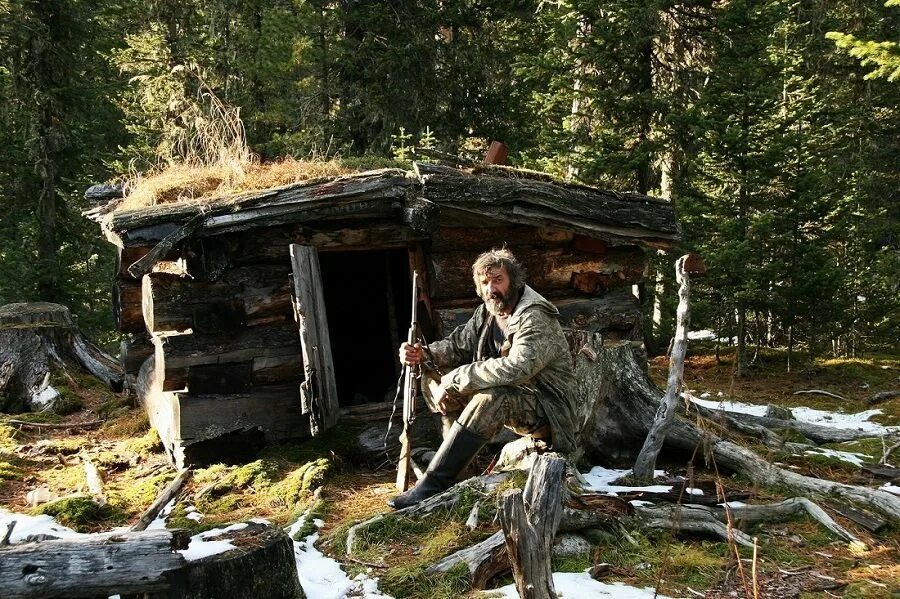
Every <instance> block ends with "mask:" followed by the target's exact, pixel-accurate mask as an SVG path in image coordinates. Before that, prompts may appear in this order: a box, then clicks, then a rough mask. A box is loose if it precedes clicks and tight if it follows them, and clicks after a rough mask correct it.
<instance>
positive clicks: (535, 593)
mask: <svg viewBox="0 0 900 599" xmlns="http://www.w3.org/2000/svg"><path fill="white" fill-rule="evenodd" d="M565 471H566V461H565V460H564V459H562V458H560V457H556V456H552V455H551V454H544V455H542V456H540V457H539V458H538V459H537V460H536V461H535V463H534V465H533V466H532V467H531V472H530V473H529V475H528V481H527V482H526V483H525V491H524V492H522V491H521V490H519V489H512V490H510V491H507V492H506V493H504V494H503V496H502V498H501V502H502V503H501V510H500V523H501V524H502V525H503V532H504V534H505V535H506V551H507V553H508V554H509V559H510V562H511V564H512V571H513V578H515V581H516V589H517V590H518V592H519V597H521V599H555V598H556V588H555V587H554V586H553V568H552V567H551V565H550V556H551V553H552V551H551V548H552V547H553V537H554V536H555V535H556V529H557V528H558V527H559V521H560V519H561V518H562V509H563V501H564V500H565V492H566V491H565V484H564V481H563V477H564V475H565Z"/></svg>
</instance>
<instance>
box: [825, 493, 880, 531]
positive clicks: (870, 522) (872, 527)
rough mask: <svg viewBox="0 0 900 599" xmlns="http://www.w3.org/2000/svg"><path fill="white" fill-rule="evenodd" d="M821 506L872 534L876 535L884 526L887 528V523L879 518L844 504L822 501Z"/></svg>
mask: <svg viewBox="0 0 900 599" xmlns="http://www.w3.org/2000/svg"><path fill="white" fill-rule="evenodd" d="M822 505H824V506H825V507H827V508H829V509H832V510H834V511H835V512H837V513H838V514H840V515H841V516H843V517H844V518H847V519H848V520H852V521H853V522H856V523H857V524H859V525H860V526H862V527H863V528H865V529H866V530H868V531H869V532H872V533H877V532H879V531H880V530H881V529H883V528H884V527H885V526H887V522H886V521H884V520H882V519H881V518H879V517H877V516H875V515H874V514H871V513H869V512H864V511H862V510H859V509H857V508H854V507H852V506H850V505H847V504H846V503H838V502H837V501H830V500H827V499H826V500H824V501H822Z"/></svg>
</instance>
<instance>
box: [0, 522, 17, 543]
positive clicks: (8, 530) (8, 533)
mask: <svg viewBox="0 0 900 599" xmlns="http://www.w3.org/2000/svg"><path fill="white" fill-rule="evenodd" d="M15 527H16V521H15V520H10V521H9V522H8V523H7V525H6V532H5V533H3V538H2V539H0V547H6V546H7V545H9V538H10V537H11V536H12V532H13V529H14V528H15Z"/></svg>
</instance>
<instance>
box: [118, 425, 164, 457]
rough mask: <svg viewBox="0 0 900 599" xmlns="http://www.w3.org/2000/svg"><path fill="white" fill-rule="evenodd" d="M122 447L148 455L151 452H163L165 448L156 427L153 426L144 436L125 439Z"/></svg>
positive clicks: (141, 454)
mask: <svg viewBox="0 0 900 599" xmlns="http://www.w3.org/2000/svg"><path fill="white" fill-rule="evenodd" d="M122 449H124V450H125V451H130V452H132V453H136V454H138V455H140V456H145V457H146V456H148V455H150V454H154V453H162V452H163V449H164V448H163V444H162V440H161V439H160V438H159V433H158V432H156V429H155V428H151V429H150V430H149V431H147V432H146V434H144V436H142V437H138V438H137V439H129V440H128V441H125V444H124V445H123V446H122Z"/></svg>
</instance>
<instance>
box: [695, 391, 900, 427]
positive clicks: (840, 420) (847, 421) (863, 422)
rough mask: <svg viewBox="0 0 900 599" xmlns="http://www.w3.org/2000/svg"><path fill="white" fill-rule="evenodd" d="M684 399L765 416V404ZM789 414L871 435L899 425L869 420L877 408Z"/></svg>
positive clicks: (800, 410) (808, 410)
mask: <svg viewBox="0 0 900 599" xmlns="http://www.w3.org/2000/svg"><path fill="white" fill-rule="evenodd" d="M682 396H683V397H684V398H685V399H689V400H690V401H692V402H693V403H695V404H697V405H699V406H703V407H704V408H709V409H710V410H724V411H726V412H737V413H739V414H750V415H752V416H765V415H766V408H767V406H761V405H756V404H748V403H743V402H739V401H730V400H709V399H701V398H699V397H696V396H694V395H691V394H689V393H683V394H682ZM789 409H790V411H791V414H793V416H794V418H796V419H797V420H798V421H799V422H806V423H808V424H818V425H819V426H830V427H832V428H840V429H848V428H849V429H856V430H859V431H862V432H866V433H872V434H873V435H884V434H887V433H892V432H895V431H898V430H900V426H884V425H881V424H878V423H877V422H869V419H870V418H871V417H872V416H876V415H878V414H881V413H882V411H881V410H879V409H874V410H864V411H862V412H856V413H855V414H844V413H841V412H829V411H827V410H816V409H813V408H807V407H798V408H789Z"/></svg>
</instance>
